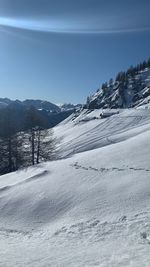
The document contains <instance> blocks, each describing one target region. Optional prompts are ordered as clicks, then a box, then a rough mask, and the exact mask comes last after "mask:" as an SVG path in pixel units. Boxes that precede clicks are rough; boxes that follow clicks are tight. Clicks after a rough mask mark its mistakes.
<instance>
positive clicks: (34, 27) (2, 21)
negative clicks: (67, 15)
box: [0, 17, 150, 34]
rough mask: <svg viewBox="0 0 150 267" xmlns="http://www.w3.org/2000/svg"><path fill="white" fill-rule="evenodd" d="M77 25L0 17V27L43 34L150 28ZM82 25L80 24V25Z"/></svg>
mask: <svg viewBox="0 0 150 267" xmlns="http://www.w3.org/2000/svg"><path fill="white" fill-rule="evenodd" d="M78 24H79V23H76V22H71V21H65V20H62V21H59V20H49V21H46V20H28V19H26V20H25V19H14V18H4V17H0V26H3V27H11V28H14V29H21V30H29V31H38V32H45V33H68V34H113V33H130V32H140V31H149V30H150V27H148V26H147V27H137V28H132V27H128V28H127V27H126V28H125V27H122V28H119V27H118V28H117V27H116V28H115V27H114V28H113V27H107V28H106V27H97V26H94V25H91V24H90V25H89V27H88V25H86V27H82V26H79V25H78ZM81 25H82V24H81Z"/></svg>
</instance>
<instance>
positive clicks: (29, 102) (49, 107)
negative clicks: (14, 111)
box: [0, 98, 61, 112]
mask: <svg viewBox="0 0 150 267" xmlns="http://www.w3.org/2000/svg"><path fill="white" fill-rule="evenodd" d="M18 105H20V106H22V108H28V107H31V106H32V107H35V108H36V109H39V110H41V109H43V110H46V111H49V112H60V111H61V110H60V108H59V107H58V106H57V105H55V104H53V103H51V102H49V101H44V100H33V99H26V100H24V101H20V100H11V99H9V98H0V106H2V107H14V108H15V107H17V106H18Z"/></svg>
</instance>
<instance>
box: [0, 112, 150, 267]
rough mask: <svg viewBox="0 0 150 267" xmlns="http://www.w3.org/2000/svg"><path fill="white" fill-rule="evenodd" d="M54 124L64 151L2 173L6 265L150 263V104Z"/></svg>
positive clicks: (0, 226) (1, 255) (0, 223)
mask: <svg viewBox="0 0 150 267" xmlns="http://www.w3.org/2000/svg"><path fill="white" fill-rule="evenodd" d="M100 112H101V111H99V110H98V111H94V112H92V113H88V114H87V111H84V112H82V114H81V115H80V116H79V117H77V118H73V116H74V115H72V117H70V118H69V119H67V120H66V121H64V122H63V123H61V124H60V125H59V126H57V127H56V128H55V134H56V135H57V137H58V139H59V140H60V144H59V145H58V150H59V157H60V158H61V159H59V160H57V161H54V162H49V163H44V164H41V165H39V166H38V167H37V166H36V167H31V168H29V169H26V170H22V171H18V172H16V173H12V174H8V175H5V176H1V177H0V214H1V219H0V246H1V250H0V266H6V267H7V266H9V267H10V266H19V267H20V266H21V267H22V266H31V267H34V266H40V267H45V266H52V267H53V266H57V267H84V266H87V267H89V266H101V267H118V266H121V267H122V266H123V267H124V266H132V267H138V266H139V267H141V266H142V267H143V266H144V267H145V266H147V267H148V266H150V256H149V254H150V253H149V251H150V110H149V109H138V110H125V111H120V113H119V114H116V115H113V116H111V117H109V118H106V119H99V114H100Z"/></svg>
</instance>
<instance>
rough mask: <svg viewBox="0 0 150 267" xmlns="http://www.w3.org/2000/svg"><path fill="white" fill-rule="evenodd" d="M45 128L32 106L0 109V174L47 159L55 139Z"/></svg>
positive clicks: (49, 157) (44, 119)
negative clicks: (23, 108)
mask: <svg viewBox="0 0 150 267" xmlns="http://www.w3.org/2000/svg"><path fill="white" fill-rule="evenodd" d="M20 113H21V114H20ZM20 118H21V119H20ZM48 127H49V122H48V121H47V119H46V118H45V116H44V115H43V114H42V113H41V112H39V111H38V110H36V109H35V108H34V107H30V108H28V109H27V110H22V109H20V110H16V109H13V108H5V109H2V110H0V174H5V173H9V172H12V171H16V170H18V169H19V168H21V167H26V166H30V165H35V164H39V163H40V162H42V161H47V160H51V159H52V158H53V157H54V151H55V139H54V137H53V131H52V129H48Z"/></svg>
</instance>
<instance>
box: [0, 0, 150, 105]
mask: <svg viewBox="0 0 150 267" xmlns="http://www.w3.org/2000/svg"><path fill="white" fill-rule="evenodd" d="M149 10H150V1H149V0H126V1H122V0H105V1H104V0H80V1H79V0H76V1H72V0H13V1H12V0H0V60H1V64H0V97H9V98H12V99H16V98H17V99H21V100H23V99H26V98H33V99H45V100H49V101H51V102H54V103H63V102H73V103H79V102H84V101H85V100H86V97H87V95H89V94H90V93H93V92H95V91H96V89H98V88H99V87H100V85H101V84H102V83H103V82H105V81H107V80H109V79H110V78H111V77H112V78H114V77H115V76H116V74H117V72H118V71H120V70H125V69H127V68H128V67H129V66H130V65H134V64H137V63H139V62H140V61H143V60H144V59H147V58H148V57H150V16H149Z"/></svg>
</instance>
